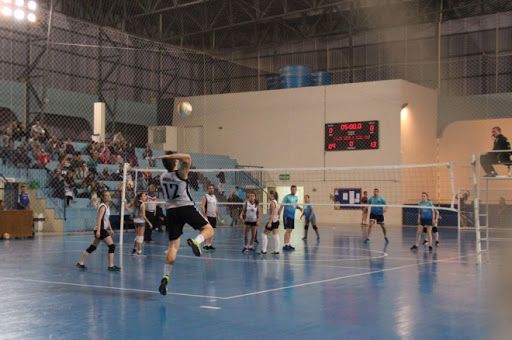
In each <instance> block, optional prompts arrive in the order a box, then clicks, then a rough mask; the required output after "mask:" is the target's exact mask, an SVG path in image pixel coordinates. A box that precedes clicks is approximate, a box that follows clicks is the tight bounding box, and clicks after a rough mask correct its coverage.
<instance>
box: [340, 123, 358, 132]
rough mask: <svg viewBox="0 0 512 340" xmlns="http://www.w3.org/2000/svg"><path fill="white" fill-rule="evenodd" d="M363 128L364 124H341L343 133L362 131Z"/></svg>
mask: <svg viewBox="0 0 512 340" xmlns="http://www.w3.org/2000/svg"><path fill="white" fill-rule="evenodd" d="M362 128H363V123H348V124H340V129H341V131H347V130H361V129H362Z"/></svg>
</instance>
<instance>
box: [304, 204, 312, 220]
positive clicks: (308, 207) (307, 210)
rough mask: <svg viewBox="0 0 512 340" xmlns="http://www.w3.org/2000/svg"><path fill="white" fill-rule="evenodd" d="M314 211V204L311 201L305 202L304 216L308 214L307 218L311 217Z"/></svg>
mask: <svg viewBox="0 0 512 340" xmlns="http://www.w3.org/2000/svg"><path fill="white" fill-rule="evenodd" d="M312 213H313V206H312V205H311V203H306V204H304V216H306V218H307V219H309V218H310V217H311V214H312Z"/></svg>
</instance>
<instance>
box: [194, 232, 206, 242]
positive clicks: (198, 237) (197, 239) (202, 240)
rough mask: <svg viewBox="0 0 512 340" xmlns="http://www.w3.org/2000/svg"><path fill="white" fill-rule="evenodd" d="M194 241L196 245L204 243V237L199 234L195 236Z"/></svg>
mask: <svg viewBox="0 0 512 340" xmlns="http://www.w3.org/2000/svg"><path fill="white" fill-rule="evenodd" d="M194 241H196V242H197V243H199V244H201V243H203V242H204V236H203V235H201V234H199V235H197V236H196V238H195V239H194Z"/></svg>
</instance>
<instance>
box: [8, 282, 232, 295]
mask: <svg viewBox="0 0 512 340" xmlns="http://www.w3.org/2000/svg"><path fill="white" fill-rule="evenodd" d="M2 280H10V281H21V282H29V283H44V284H52V285H61V286H73V287H81V288H93V289H111V290H117V291H127V292H137V293H151V294H158V295H160V292H158V291H156V290H147V289H138V288H123V287H112V286H103V285H89V284H82V283H73V282H63V281H48V280H38V279H26V278H21V277H2ZM167 295H176V296H185V297H194V298H203V299H220V300H222V299H224V298H223V297H219V296H209V295H199V294H187V293H176V292H169V291H168V292H167Z"/></svg>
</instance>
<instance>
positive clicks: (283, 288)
mask: <svg viewBox="0 0 512 340" xmlns="http://www.w3.org/2000/svg"><path fill="white" fill-rule="evenodd" d="M468 256H475V254H471V255H463V256H456V257H451V258H447V259H445V260H435V261H428V262H420V263H415V264H408V265H404V266H399V267H393V268H386V269H381V270H374V271H370V272H364V273H358V274H350V275H345V276H339V277H333V278H331V279H326V280H319V281H312V282H305V283H300V284H296V285H290V286H284V287H280V288H273V289H266V290H261V291H258V292H252V293H246V294H240V295H233V296H228V297H225V298H223V300H233V299H238V298H242V297H246V296H253V295H260V294H266V293H271V292H278V291H281V290H287V289H292V288H298V287H305V286H312V285H316V284H322V283H326V282H333V281H340V280H344V279H349V278H353V277H360V276H366V275H372V274H377V273H384V272H390V271H395V270H401V269H405V268H410V267H417V266H421V265H424V264H430V263H438V262H444V261H451V260H456V259H461V258H464V257H468Z"/></svg>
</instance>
